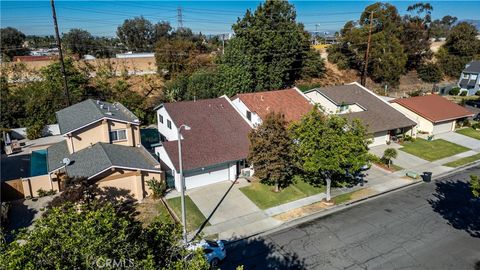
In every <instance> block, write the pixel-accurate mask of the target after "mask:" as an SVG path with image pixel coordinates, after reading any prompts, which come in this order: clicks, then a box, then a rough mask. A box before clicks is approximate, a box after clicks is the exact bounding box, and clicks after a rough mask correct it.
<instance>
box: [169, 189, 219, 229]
mask: <svg viewBox="0 0 480 270" xmlns="http://www.w3.org/2000/svg"><path fill="white" fill-rule="evenodd" d="M167 202H168V205H169V206H170V207H171V208H172V209H173V211H174V212H175V214H177V217H178V218H180V219H181V218H182V204H181V198H180V197H175V198H171V199H168V200H167ZM185 208H186V210H187V230H188V231H189V232H192V231H194V230H196V229H198V228H199V227H200V226H201V225H202V223H203V222H205V220H206V218H205V216H204V215H203V214H202V212H200V210H199V209H198V207H197V206H196V205H195V203H194V202H193V201H192V199H190V197H189V196H185ZM208 225H210V224H208V223H207V226H208Z"/></svg>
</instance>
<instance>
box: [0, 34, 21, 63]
mask: <svg viewBox="0 0 480 270" xmlns="http://www.w3.org/2000/svg"><path fill="white" fill-rule="evenodd" d="M24 41H25V34H24V33H22V32H20V31H19V30H18V29H16V28H13V27H6V28H2V29H0V47H1V50H2V57H5V56H6V57H7V60H11V59H12V57H13V56H15V55H24V54H25V53H26V52H27V50H26V49H25V48H23V42H24Z"/></svg>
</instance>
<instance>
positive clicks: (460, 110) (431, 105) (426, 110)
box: [390, 95, 473, 123]
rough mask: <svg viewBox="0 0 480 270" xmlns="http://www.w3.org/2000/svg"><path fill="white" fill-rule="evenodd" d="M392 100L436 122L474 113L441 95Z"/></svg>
mask: <svg viewBox="0 0 480 270" xmlns="http://www.w3.org/2000/svg"><path fill="white" fill-rule="evenodd" d="M390 102H395V103H398V104H400V105H402V106H403V107H405V108H407V109H409V110H411V111H412V112H414V113H416V114H418V115H420V116H422V117H424V118H426V119H428V120H430V121H432V122H434V123H437V122H442V121H447V120H453V119H458V118H463V117H469V116H472V115H473V113H472V112H471V111H469V110H467V109H465V108H464V107H462V106H460V105H457V104H456V103H453V102H451V101H449V100H447V99H446V98H443V97H441V96H439V95H426V96H418V97H410V98H400V99H395V100H392V101H390Z"/></svg>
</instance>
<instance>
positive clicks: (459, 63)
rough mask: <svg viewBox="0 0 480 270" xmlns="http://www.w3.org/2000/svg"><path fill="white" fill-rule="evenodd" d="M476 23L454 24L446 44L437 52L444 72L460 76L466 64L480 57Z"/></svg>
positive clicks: (479, 42) (479, 41)
mask: <svg viewBox="0 0 480 270" xmlns="http://www.w3.org/2000/svg"><path fill="white" fill-rule="evenodd" d="M477 35H478V31H477V29H476V28H475V26H474V25H472V24H469V23H466V22H462V23H459V24H457V25H456V26H454V27H453V28H452V29H451V30H450V33H449V35H448V37H447V40H446V42H445V44H444V45H443V46H442V47H441V48H440V50H439V51H438V53H437V58H438V61H439V64H440V65H441V67H442V69H443V72H444V73H445V74H446V75H448V76H452V77H458V76H459V75H460V73H461V72H462V70H463V68H464V67H465V64H467V63H468V62H470V61H471V60H474V59H479V58H480V40H478V39H477V37H476V36H477Z"/></svg>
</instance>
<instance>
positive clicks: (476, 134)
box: [455, 128, 480, 140]
mask: <svg viewBox="0 0 480 270" xmlns="http://www.w3.org/2000/svg"><path fill="white" fill-rule="evenodd" d="M455 132H457V133H459V134H462V135H465V136H468V137H471V138H474V139H477V140H480V131H478V130H475V129H473V128H462V129H459V130H457V131H455Z"/></svg>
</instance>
